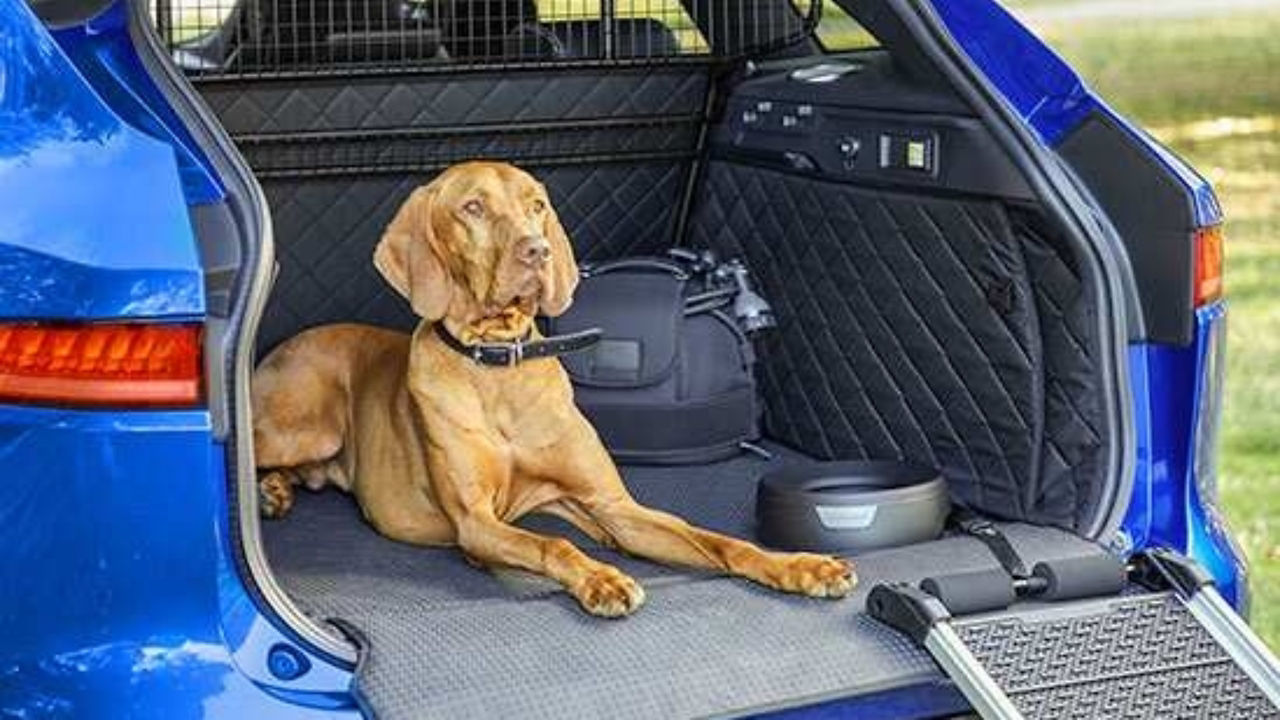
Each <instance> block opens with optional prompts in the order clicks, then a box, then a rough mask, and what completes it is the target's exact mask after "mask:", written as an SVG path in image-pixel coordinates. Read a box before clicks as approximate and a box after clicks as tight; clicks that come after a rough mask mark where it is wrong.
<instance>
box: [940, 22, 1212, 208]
mask: <svg viewBox="0 0 1280 720" xmlns="http://www.w3.org/2000/svg"><path fill="white" fill-rule="evenodd" d="M930 3H931V4H932V5H933V8H934V11H935V12H936V13H937V14H938V17H939V18H940V19H941V20H942V23H943V25H944V26H945V27H946V29H947V30H948V31H949V32H950V33H951V36H952V38H953V39H954V40H955V42H956V45H957V46H959V48H960V49H961V50H962V51H963V52H964V53H965V54H966V55H967V56H968V57H969V59H970V60H972V61H973V63H974V65H976V66H977V68H978V70H979V71H980V72H981V73H982V74H983V75H984V76H985V77H986V78H987V80H988V81H989V82H990V83H991V84H992V85H993V86H994V87H995V88H996V90H998V91H999V92H1000V94H1001V95H1003V96H1004V98H1005V100H1006V101H1007V102H1008V103H1009V105H1010V106H1011V107H1012V108H1013V109H1014V111H1015V112H1016V113H1017V114H1018V115H1019V116H1020V117H1021V118H1022V119H1023V120H1024V121H1025V122H1026V123H1027V125H1028V126H1029V127H1030V128H1031V129H1033V130H1034V131H1035V132H1036V133H1037V134H1038V135H1039V137H1040V139H1041V140H1042V141H1043V142H1044V143H1045V144H1047V145H1050V146H1056V145H1057V144H1058V143H1060V142H1062V140H1063V139H1064V138H1066V137H1067V136H1068V135H1070V134H1071V131H1073V130H1075V129H1076V128H1077V127H1079V126H1080V124H1081V123H1083V122H1084V120H1085V118H1087V117H1088V116H1089V115H1090V113H1092V112H1094V111H1098V112H1100V113H1102V114H1103V115H1105V116H1107V117H1109V118H1111V119H1112V120H1114V121H1115V122H1117V123H1118V124H1119V125H1120V127H1122V128H1123V129H1124V130H1125V131H1126V132H1127V133H1128V134H1129V136H1130V137H1131V138H1132V140H1133V142H1134V145H1135V146H1136V147H1139V148H1141V149H1143V150H1144V151H1145V152H1147V153H1149V154H1151V155H1152V156H1153V157H1155V158H1156V159H1157V160H1158V161H1159V162H1160V163H1161V164H1162V165H1164V167H1165V168H1167V169H1168V170H1169V171H1170V172H1171V173H1172V174H1173V176H1174V177H1176V178H1177V179H1178V181H1179V182H1180V183H1181V184H1182V185H1183V187H1184V188H1186V191H1187V194H1188V196H1189V198H1190V199H1191V201H1192V203H1193V211H1194V221H1195V223H1196V225H1197V226H1200V227H1204V226H1208V225H1215V224H1217V223H1219V222H1222V208H1221V206H1220V205H1219V204H1218V199H1217V197H1216V196H1215V194H1214V192H1213V186H1212V185H1210V184H1209V182H1208V181H1206V180H1205V179H1204V178H1203V177H1201V176H1200V174H1199V173H1197V172H1196V171H1195V170H1193V169H1192V168H1191V166H1189V165H1187V164H1186V163H1185V162H1183V161H1182V160H1181V159H1180V158H1178V157H1177V156H1176V155H1174V154H1173V153H1171V152H1169V151H1168V150H1167V149H1166V148H1164V147H1162V146H1161V145H1160V144H1159V143H1157V142H1155V141H1154V140H1152V139H1151V138H1149V137H1148V136H1147V135H1145V134H1144V133H1142V132H1140V131H1139V130H1138V129H1137V128H1136V127H1135V126H1134V125H1133V124H1132V123H1130V122H1129V121H1128V120H1126V119H1124V118H1123V117H1121V116H1120V115H1119V114H1118V113H1116V112H1115V111H1114V110H1112V109H1111V108H1110V107H1109V106H1108V105H1107V104H1106V103H1105V102H1104V101H1103V100H1102V99H1101V98H1099V97H1098V96H1097V95H1096V94H1095V93H1094V92H1093V91H1092V90H1091V89H1090V88H1089V87H1088V86H1087V85H1086V84H1085V83H1084V81H1083V80H1081V78H1080V76H1079V75H1078V74H1076V72H1075V71H1074V70H1072V69H1071V67H1070V66H1069V65H1067V63H1066V62H1065V61H1064V60H1063V59H1062V58H1061V57H1059V56H1058V55H1057V53H1055V52H1054V51H1053V50H1051V49H1050V48H1049V47H1048V46H1047V45H1045V44H1044V43H1043V42H1041V41H1040V39H1039V38H1037V37H1036V36H1035V35H1034V34H1032V32H1031V31H1030V30H1028V29H1027V28H1026V27H1025V26H1023V25H1022V24H1021V23H1020V22H1018V20H1017V19H1016V18H1014V17H1013V16H1012V15H1011V14H1010V13H1009V12H1008V11H1007V10H1005V9H1004V8H1003V7H1001V6H1000V4H999V3H998V2H996V0H930Z"/></svg>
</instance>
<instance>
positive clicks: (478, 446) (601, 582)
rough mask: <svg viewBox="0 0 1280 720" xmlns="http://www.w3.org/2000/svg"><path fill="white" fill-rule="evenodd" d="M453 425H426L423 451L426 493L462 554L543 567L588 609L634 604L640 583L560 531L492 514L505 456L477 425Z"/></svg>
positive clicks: (616, 611)
mask: <svg viewBox="0 0 1280 720" xmlns="http://www.w3.org/2000/svg"><path fill="white" fill-rule="evenodd" d="M454 430H455V426H451V425H450V424H448V423H441V422H437V423H435V424H434V426H432V431H433V435H432V441H433V442H432V447H431V450H430V451H429V453H428V457H427V459H428V465H429V466H430V476H431V484H432V489H433V491H434V495H435V497H436V498H437V500H438V501H439V502H440V505H441V507H442V509H443V510H444V512H445V514H446V515H448V516H449V519H450V521H451V522H452V523H453V526H454V529H455V531H456V533H455V536H456V540H457V543H458V545H459V547H460V548H461V550H462V552H463V553H465V554H466V555H467V557H468V558H469V559H471V560H472V561H473V562H475V563H478V564H480V565H484V566H490V567H492V566H504V567H513V568H518V569H521V570H527V571H529V572H534V573H538V574H539V575H545V576H547V577H549V578H551V579H552V580H555V581H556V582H558V583H560V584H561V585H563V586H564V588H565V589H566V590H567V591H568V592H569V594H571V595H573V597H574V598H575V599H576V600H577V601H578V603H579V604H581V605H582V607H583V609H585V610H586V611H587V612H589V613H591V614H593V615H600V616H602V617H619V616H622V615H628V614H630V613H631V612H633V611H635V610H636V609H637V608H638V607H640V605H641V604H642V603H643V602H644V590H642V589H641V587H640V585H639V584H638V583H636V581H635V580H633V579H631V578H630V577H628V576H627V575H625V574H623V573H622V571H620V570H618V569H617V568H615V567H612V566H610V565H606V564H605V563H602V562H599V561H597V560H594V559H592V558H591V557H588V556H587V555H586V554H585V553H583V552H582V551H581V550H579V549H578V548H577V547H575V546H574V545H573V544H572V543H570V542H569V541H568V540H565V539H564V538H553V537H547V536H545V535H539V534H537V533H533V532H529V531H528V530H524V529H522V528H518V527H515V526H513V525H510V524H508V523H507V522H505V521H504V520H503V519H502V518H501V517H499V511H498V509H497V508H498V501H497V498H499V497H503V496H506V495H508V492H509V490H510V485H511V482H512V478H511V467H510V464H509V463H508V462H507V461H506V460H505V456H504V454H503V453H502V452H501V449H500V447H499V446H498V445H497V444H495V443H493V442H491V441H489V440H487V439H485V438H484V437H483V433H476V432H465V431H464V432H455V431H454Z"/></svg>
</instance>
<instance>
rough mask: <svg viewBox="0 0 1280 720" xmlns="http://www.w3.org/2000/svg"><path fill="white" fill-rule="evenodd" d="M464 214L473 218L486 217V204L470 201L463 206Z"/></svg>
mask: <svg viewBox="0 0 1280 720" xmlns="http://www.w3.org/2000/svg"><path fill="white" fill-rule="evenodd" d="M462 212H464V213H466V214H468V215H470V216H471V217H484V203H482V202H480V201H479V200H468V201H467V202H466V203H464V204H463V205H462Z"/></svg>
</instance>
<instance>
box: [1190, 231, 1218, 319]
mask: <svg viewBox="0 0 1280 720" xmlns="http://www.w3.org/2000/svg"><path fill="white" fill-rule="evenodd" d="M1195 243H1196V247H1195V253H1196V287H1195V299H1196V307H1200V306H1202V305H1206V304H1208V303H1211V302H1213V301H1214V300H1217V299H1218V298H1220V297H1222V226H1221V225H1213V226H1210V227H1206V228H1201V229H1199V230H1197V231H1196V237H1195Z"/></svg>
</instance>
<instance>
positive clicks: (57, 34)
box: [0, 0, 1248, 718]
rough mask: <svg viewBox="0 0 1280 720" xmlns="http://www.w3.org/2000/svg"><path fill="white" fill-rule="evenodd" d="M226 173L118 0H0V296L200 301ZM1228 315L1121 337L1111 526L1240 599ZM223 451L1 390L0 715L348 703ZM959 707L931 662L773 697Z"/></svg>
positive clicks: (963, 26) (71, 309) (1047, 67)
mask: <svg viewBox="0 0 1280 720" xmlns="http://www.w3.org/2000/svg"><path fill="white" fill-rule="evenodd" d="M932 9H933V11H934V12H935V13H936V16H937V19H938V20H939V21H940V24H941V28H942V29H943V30H945V32H946V33H949V34H950V36H951V38H952V39H953V40H954V42H955V43H956V45H957V46H958V47H959V48H961V49H962V51H963V52H964V54H965V55H967V57H968V58H969V60H970V61H971V63H972V64H973V66H974V67H975V68H977V69H978V70H979V71H980V72H981V73H982V75H984V76H985V78H986V80H987V81H988V82H989V83H990V84H991V85H992V86H993V87H994V88H995V89H996V90H997V91H998V92H999V93H1000V94H1001V95H1003V97H1004V99H1005V100H1006V101H1007V104H1008V106H1009V107H1010V108H1011V109H1012V110H1013V111H1014V112H1015V113H1016V114H1017V115H1018V116H1019V117H1021V118H1022V120H1023V122H1025V124H1026V125H1027V126H1028V127H1029V128H1031V129H1032V130H1034V132H1035V133H1036V134H1037V135H1038V136H1039V138H1040V139H1041V141H1042V142H1043V143H1044V144H1046V145H1048V146H1050V147H1052V146H1054V145H1055V144H1056V143H1058V142H1059V141H1060V140H1061V139H1062V138H1063V137H1064V136H1065V135H1066V134H1067V133H1068V132H1069V131H1070V130H1071V129H1072V128H1073V127H1075V125H1077V124H1078V123H1080V122H1082V119H1083V118H1084V117H1085V116H1086V114H1088V112H1090V111H1093V110H1101V111H1103V112H1105V113H1108V114H1110V115H1111V116H1112V117H1113V118H1114V119H1116V120H1117V121H1118V122H1121V123H1123V120H1122V119H1120V118H1118V117H1115V116H1114V113H1111V111H1110V110H1109V109H1107V108H1106V106H1105V104H1104V103H1103V102H1102V101H1101V100H1100V99H1099V98H1097V97H1096V96H1095V95H1093V94H1092V93H1091V92H1090V91H1089V89H1088V88H1087V87H1086V86H1085V85H1084V84H1083V83H1082V82H1081V81H1080V79H1079V77H1078V76H1077V75H1076V74H1075V73H1074V72H1073V71H1072V70H1071V69H1070V68H1069V67H1068V66H1067V65H1066V64H1065V63H1064V62H1063V61H1062V60H1061V59H1059V58H1058V57H1057V56H1055V55H1054V54H1053V53H1052V52H1051V51H1049V50H1048V49H1047V48H1045V46H1044V45H1043V44H1041V43H1040V42H1039V41H1038V40H1037V39H1035V38H1034V37H1033V36H1032V35H1031V34H1030V33H1029V32H1028V31H1026V30H1025V29H1024V28H1023V27H1022V26H1021V25H1019V24H1018V22H1017V21H1016V20H1014V19H1013V18H1012V17H1011V16H1010V15H1008V14H1007V13H1006V12H1005V11H1004V10H1003V9H1001V8H1000V7H999V6H998V5H997V4H996V3H994V2H991V1H990V0H965V1H960V0H951V1H950V2H940V1H936V2H935V3H934V4H933V6H932ZM1124 127H1127V128H1128V127H1129V126H1128V125H1124ZM1129 130H1130V132H1132V134H1133V140H1134V142H1135V143H1138V144H1140V145H1141V146H1142V147H1143V148H1145V149H1146V151H1147V152H1149V153H1150V154H1151V155H1152V156H1153V157H1155V158H1157V159H1158V160H1159V161H1160V162H1161V163H1164V164H1165V165H1166V166H1167V167H1168V168H1169V170H1170V171H1171V173H1172V174H1173V175H1175V176H1176V177H1178V178H1179V180H1180V182H1182V183H1183V185H1184V186H1185V191H1186V193H1187V195H1188V197H1190V198H1192V201H1193V203H1194V207H1195V209H1196V213H1197V216H1198V221H1199V222H1200V224H1202V225H1206V226H1207V225H1212V224H1215V223H1217V222H1218V221H1220V219H1221V218H1220V214H1221V213H1220V210H1219V209H1218V205H1217V202H1216V200H1215V199H1214V196H1213V192H1212V189H1211V188H1210V186H1209V185H1208V183H1206V182H1205V181H1204V180H1203V179H1202V178H1200V177H1199V176H1198V175H1196V174H1195V173H1194V172H1193V171H1192V170H1190V169H1189V168H1187V167H1186V166H1185V165H1183V164H1182V163H1181V161H1179V160H1178V159H1176V158H1175V157H1173V156H1171V155H1170V154H1169V153H1168V152H1167V151H1165V150H1164V149H1163V148H1160V147H1159V146H1157V145H1155V144H1154V143H1152V142H1150V141H1149V140H1147V139H1146V138H1145V136H1143V135H1142V134H1141V133H1139V132H1137V131H1136V130H1134V129H1132V128H1129ZM122 189H127V191H125V192H122V191H121V190H122ZM224 192H225V189H224V187H223V185H222V184H221V182H220V180H219V179H218V177H217V173H216V171H215V170H214V168H213V166H212V165H211V164H210V163H209V161H208V159H207V158H205V157H204V156H203V155H202V154H201V152H200V151H199V149H198V148H197V147H196V144H195V143H194V142H193V141H192V139H191V137H190V136H189V135H188V134H187V132H186V130H185V129H184V128H183V127H182V126H181V123H180V122H179V121H178V120H177V117H176V115H175V114H174V113H173V112H172V110H171V109H170V108H168V107H167V106H166V105H165V101H164V99H163V96H162V95H161V94H160V93H159V92H157V91H156V88H155V86H154V85H153V84H152V81H151V80H150V78H148V77H147V73H146V72H145V70H144V68H143V65H142V64H141V63H140V62H139V59H138V57H137V55H136V50H135V49H134V47H133V45H132V41H131V39H130V36H129V33H128V28H127V22H126V11H125V7H124V4H123V0H117V2H115V3H114V4H111V5H109V6H108V7H107V9H106V10H105V11H104V12H102V13H101V14H99V15H97V16H96V17H94V18H93V19H92V20H90V21H88V22H86V23H83V24H79V25H75V26H71V27H66V28H62V29H59V30H57V31H50V30H48V29H47V28H45V27H44V26H43V25H42V24H41V22H40V21H39V20H38V19H37V18H36V17H35V16H34V15H33V13H32V11H31V10H30V8H29V7H28V6H27V4H26V3H25V2H23V0H0V318H3V319H4V320H53V321H99V320H113V321H121V320H124V321H147V322H201V321H203V320H204V319H205V314H206V309H205V300H204V298H205V293H204V287H203V284H202V283H203V277H204V274H203V272H202V267H201V259H200V255H199V252H198V249H197V245H196V240H195V238H194V237H193V233H192V229H191V222H190V220H189V213H190V212H191V211H192V208H194V207H197V206H199V205H201V204H207V203H213V202H217V201H219V200H220V199H221V198H222V197H223V193H224ZM1225 320H1226V309H1225V306H1224V305H1223V304H1222V303H1221V302H1219V303H1215V304H1211V305H1208V306H1206V307H1202V308H1200V309H1199V310H1198V312H1197V315H1196V320H1195V332H1194V342H1193V343H1192V344H1191V345H1189V346H1187V347H1180V346H1172V345H1157V344H1149V343H1135V344H1133V345H1131V346H1130V348H1129V352H1128V358H1129V372H1130V381H1131V385H1132V397H1133V414H1134V419H1135V422H1134V424H1135V428H1134V429H1135V435H1136V439H1137V448H1136V466H1135V472H1134V478H1133V479H1134V482H1133V494H1132V498H1131V500H1130V502H1129V503H1128V512H1127V516H1126V517H1125V520H1124V522H1123V534H1122V537H1123V538H1125V539H1126V542H1127V544H1128V549H1130V550H1137V549H1141V548H1144V547H1148V546H1152V545H1160V546H1165V547H1171V548H1174V549H1176V550H1180V551H1184V552H1187V553H1188V554H1190V555H1192V556H1194V557H1195V558H1196V559H1198V560H1199V561H1200V562H1201V563H1202V564H1203V565H1204V566H1205V567H1207V568H1208V569H1209V570H1210V571H1211V573H1212V574H1213V576H1214V577H1215V578H1216V580H1217V582H1218V584H1219V587H1220V588H1221V590H1222V591H1223V594H1224V595H1225V596H1226V597H1227V598H1228V599H1229V600H1230V601H1232V602H1233V603H1234V604H1235V605H1236V607H1237V608H1241V609H1243V607H1244V606H1245V604H1246V603H1247V599H1248V593H1247V586H1246V580H1245V572H1244V567H1243V564H1242V558H1241V557H1240V555H1239V553H1238V552H1237V551H1236V549H1235V546H1234V545H1233V543H1232V541H1231V539H1230V537H1229V535H1228V534H1227V533H1226V531H1225V529H1224V527H1223V525H1222V523H1221V522H1220V520H1219V518H1218V513H1217V511H1216V509H1215V507H1214V505H1213V503H1214V499H1213V498H1212V497H1211V496H1210V495H1211V488H1212V485H1213V483H1212V477H1211V475H1212V472H1213V466H1214V462H1213V461H1214V457H1213V456H1212V447H1213V442H1212V441H1213V430H1214V427H1215V426H1216V413H1217V408H1218V398H1219V397H1220V396H1221V392H1222V388H1221V382H1220V373H1219V368H1220V365H1221V347H1222V339H1223V335H1222V332H1223V330H1222V329H1223V326H1224V323H1225ZM227 458H228V452H227V447H225V446H224V444H223V443H222V442H221V441H219V440H217V439H216V438H215V433H214V431H213V419H212V417H211V414H210V412H209V411H208V410H207V409H200V408H197V409H184V410H132V411H110V410H75V409H55V408H41V407H29V406H18V405H0V467H2V468H3V469H4V472H3V478H2V479H0V548H3V549H2V550H0V558H3V561H2V562H0V638H3V644H0V711H3V712H0V714H4V715H5V716H6V717H10V716H12V717H37V716H38V717H44V716H51V717H96V716H124V715H127V716H130V717H155V718H186V717H254V718H286V717H307V718H317V717H355V716H358V715H359V714H360V709H359V707H358V704H357V701H356V699H355V698H354V697H353V695H352V694H351V693H350V691H349V685H350V680H351V673H352V670H353V669H352V668H351V667H349V666H345V665H344V664H342V663H341V662H338V661H335V660H334V659H332V658H326V657H323V656H321V655H319V654H315V653H311V652H308V651H307V650H305V649H303V647H304V646H303V645H302V644H300V643H298V642H296V640H295V638H294V637H293V636H292V634H291V633H290V631H288V629H287V628H285V626H284V624H283V623H282V622H281V621H279V620H278V619H277V618H274V617H273V616H271V615H270V613H269V611H266V610H264V609H263V608H262V607H261V606H260V604H259V602H258V601H257V600H255V599H254V596H253V594H252V593H251V592H250V589H249V586H248V581H247V580H246V579H245V578H243V577H241V574H240V572H239V571H238V569H237V564H236V562H235V559H234V558H235V555H234V552H235V551H234V548H233V546H232V542H233V540H232V537H233V536H232V532H231V528H230V527H229V523H230V522H231V511H230V508H229V503H230V500H229V496H228V489H227V487H228V481H227V480H228V461H227ZM963 707H964V705H963V701H962V700H961V698H960V697H959V696H958V694H957V693H956V692H955V691H954V690H953V689H951V688H950V687H948V686H944V685H937V686H928V687H920V688H913V689H912V690H911V691H910V692H904V691H895V692H890V693H885V694H882V695H876V696H870V697H863V698H859V699H856V700H852V701H835V702H831V703H826V704H824V705H816V706H812V707H809V708H804V709H801V710H794V711H789V712H787V713H783V714H784V715H787V716H805V717H838V716H840V717H843V716H847V714H848V713H849V712H851V711H856V712H857V713H858V714H859V716H860V717H878V716H883V717H902V716H926V715H931V714H936V713H939V712H949V711H958V710H960V709H962V708H963Z"/></svg>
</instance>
